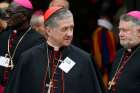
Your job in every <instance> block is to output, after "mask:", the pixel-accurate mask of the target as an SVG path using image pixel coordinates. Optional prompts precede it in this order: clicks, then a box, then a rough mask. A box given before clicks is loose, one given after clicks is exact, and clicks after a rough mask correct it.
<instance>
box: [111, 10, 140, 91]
mask: <svg viewBox="0 0 140 93" xmlns="http://www.w3.org/2000/svg"><path fill="white" fill-rule="evenodd" d="M119 30H120V32H119V38H120V44H121V45H122V46H123V48H122V49H120V51H118V53H117V57H116V59H115V61H114V64H113V66H112V72H111V78H110V82H109V87H108V89H109V91H110V93H140V61H139V58H140V11H130V12H128V13H126V14H124V15H122V16H121V17H120V22H119Z"/></svg>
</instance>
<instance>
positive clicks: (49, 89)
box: [46, 81, 53, 93]
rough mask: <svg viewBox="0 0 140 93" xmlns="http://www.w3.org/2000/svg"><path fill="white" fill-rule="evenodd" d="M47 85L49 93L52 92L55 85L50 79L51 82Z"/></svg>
mask: <svg viewBox="0 0 140 93" xmlns="http://www.w3.org/2000/svg"><path fill="white" fill-rule="evenodd" d="M46 87H48V91H47V93H51V88H52V87H53V85H52V82H51V81H50V83H49V84H46Z"/></svg>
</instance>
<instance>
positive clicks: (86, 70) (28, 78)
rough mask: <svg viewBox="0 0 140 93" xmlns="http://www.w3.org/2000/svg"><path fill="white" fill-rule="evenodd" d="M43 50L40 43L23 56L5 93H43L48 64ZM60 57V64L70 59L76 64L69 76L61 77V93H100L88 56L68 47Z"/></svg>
mask: <svg viewBox="0 0 140 93" xmlns="http://www.w3.org/2000/svg"><path fill="white" fill-rule="evenodd" d="M46 48H47V44H46V43H43V44H41V45H38V46H36V47H34V48H32V49H30V50H28V51H26V52H25V53H23V54H22V56H21V57H20V61H19V64H18V66H17V68H16V69H15V73H14V74H13V75H14V76H13V77H12V78H11V79H10V80H11V81H10V82H9V84H8V86H7V87H6V89H5V92H4V93H43V90H44V87H45V84H44V77H45V73H46V67H47V63H48V59H47V49H46ZM62 55H63V56H62V60H63V59H65V58H66V57H69V58H70V59H72V60H73V61H74V62H75V63H76V64H75V66H74V67H73V68H72V69H71V70H70V71H69V72H68V73H64V93H102V90H101V87H100V84H99V80H98V77H97V75H96V70H95V68H94V65H93V64H92V60H91V58H90V55H89V54H88V53H86V52H84V51H82V50H81V49H79V48H77V47H75V46H73V45H71V46H69V47H65V48H64V50H63V51H62ZM58 69H59V68H58ZM45 93H46V92H45ZM57 93H61V92H57Z"/></svg>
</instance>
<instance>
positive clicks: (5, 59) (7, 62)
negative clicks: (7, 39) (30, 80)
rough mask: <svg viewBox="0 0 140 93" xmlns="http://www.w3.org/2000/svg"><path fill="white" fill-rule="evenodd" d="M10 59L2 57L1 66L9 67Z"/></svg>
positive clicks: (0, 58) (0, 59) (0, 57)
mask: <svg viewBox="0 0 140 93" xmlns="http://www.w3.org/2000/svg"><path fill="white" fill-rule="evenodd" d="M9 62H10V58H8V57H3V56H0V66H3V67H9Z"/></svg>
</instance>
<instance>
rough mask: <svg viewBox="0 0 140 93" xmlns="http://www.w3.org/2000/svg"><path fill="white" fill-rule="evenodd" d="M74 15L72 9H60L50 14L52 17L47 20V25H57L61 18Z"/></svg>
mask: <svg viewBox="0 0 140 93" xmlns="http://www.w3.org/2000/svg"><path fill="white" fill-rule="evenodd" d="M71 16H73V15H72V13H71V11H70V10H68V9H65V8H62V9H59V10H58V11H56V12H55V13H54V14H53V15H51V16H50V18H49V19H48V20H47V21H45V26H46V27H51V28H53V27H56V26H57V25H58V24H57V22H58V21H59V20H62V19H64V18H68V17H71Z"/></svg>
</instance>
